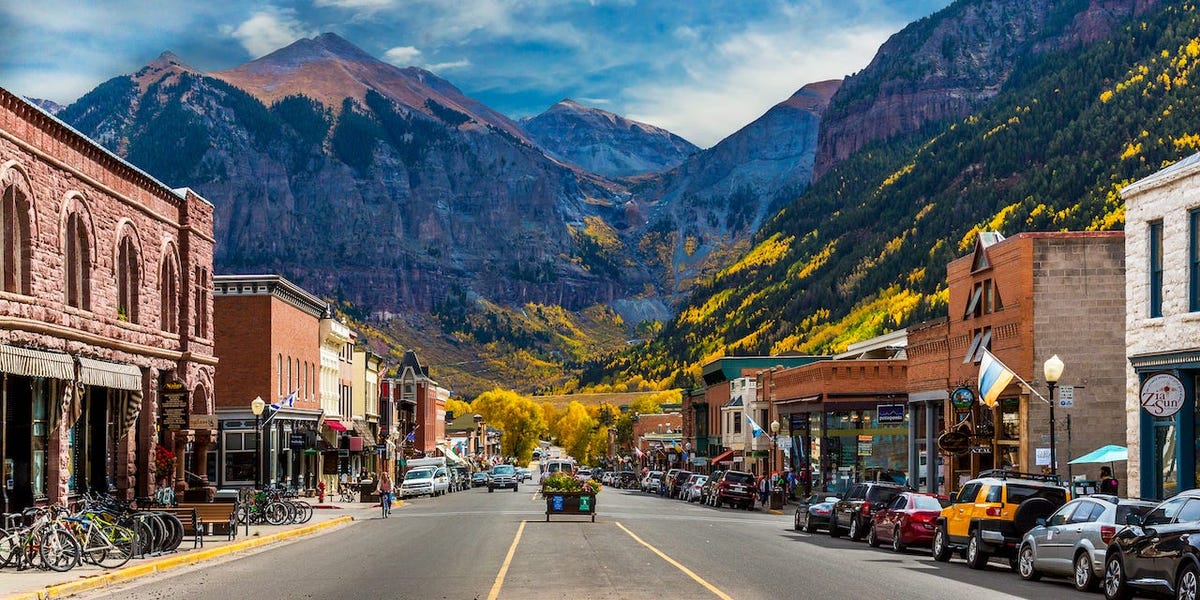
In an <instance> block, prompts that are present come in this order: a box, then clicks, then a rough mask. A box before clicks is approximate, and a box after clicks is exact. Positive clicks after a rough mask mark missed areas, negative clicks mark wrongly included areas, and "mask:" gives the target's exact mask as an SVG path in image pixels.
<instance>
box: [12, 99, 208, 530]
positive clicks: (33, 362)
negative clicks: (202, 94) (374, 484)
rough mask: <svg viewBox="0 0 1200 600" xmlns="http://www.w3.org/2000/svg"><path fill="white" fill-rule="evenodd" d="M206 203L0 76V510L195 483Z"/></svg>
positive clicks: (201, 423)
mask: <svg viewBox="0 0 1200 600" xmlns="http://www.w3.org/2000/svg"><path fill="white" fill-rule="evenodd" d="M212 216H213V207H212V205H211V204H209V203H208V202H207V201H205V200H204V199H203V198H201V197H199V196H197V195H196V194H195V193H193V192H192V191H190V190H187V189H174V190H173V189H171V188H168V187H167V186H165V185H163V184H162V183H160V182H159V181H157V180H155V179H154V178H152V177H150V176H149V175H147V174H146V173H144V172H142V171H140V170H138V169H137V168H136V167H134V166H133V165H130V164H129V163H127V162H125V161H123V160H121V159H120V158H118V157H116V156H115V155H113V154H112V153H110V152H108V151H107V150H105V149H104V148H102V147H101V146H99V145H98V144H95V143H93V142H92V141H90V140H88V139H87V138H85V137H83V136H81V135H79V134H78V133H77V132H76V131H75V130H73V129H71V128H70V127H68V126H66V125H64V124H63V123H62V122H60V121H58V120H57V119H55V118H54V117H52V116H50V115H49V114H46V113H45V112H43V111H41V110H39V109H38V108H36V107H34V106H33V105H31V104H29V103H28V102H26V101H24V100H22V99H21V98H19V97H17V96H15V95H13V94H12V93H10V92H8V91H7V90H4V89H0V403H3V404H4V406H0V452H2V454H3V461H0V481H4V483H5V484H6V485H3V486H0V490H3V491H2V492H0V496H2V497H0V500H3V506H0V509H3V511H4V512H17V511H19V510H20V509H22V508H24V507H26V506H29V505H32V504H35V503H44V502H49V503H58V502H64V501H66V500H67V499H68V498H69V497H71V496H73V495H75V494H79V493H83V492H86V491H97V492H108V491H114V492H116V493H117V494H119V495H121V496H124V497H126V498H132V497H133V496H135V495H146V494H150V493H152V492H153V491H154V489H155V488H156V486H157V485H158V484H159V483H162V484H168V483H170V484H174V485H175V486H176V487H177V488H180V489H182V488H185V487H187V486H188V485H200V486H204V485H206V482H204V481H202V480H192V481H188V480H186V479H185V473H186V472H193V473H195V472H203V470H204V469H203V467H204V460H205V452H204V449H205V448H206V446H207V445H208V444H209V443H210V441H211V434H212V430H211V421H210V419H208V418H206V417H208V416H209V415H212V414H213V374H214V369H215V367H216V363H217V361H216V358H214V355H213V343H212V337H213V336H212V323H211V320H210V315H211V314H212V298H211V295H210V293H209V289H210V286H211V282H210V274H211V272H212V260H213V258H212V257H213V235H212V231H213V224H212ZM164 403H165V404H167V405H170V411H163V410H161V407H162V406H163V404H164ZM164 412H167V413H169V414H168V415H167V418H163V415H164ZM156 443H161V444H163V445H164V446H165V447H166V448H167V449H173V450H174V452H175V453H176V454H177V457H178V459H177V460H176V462H175V469H174V471H173V472H166V473H162V474H161V477H158V476H156V473H155V466H154V464H155V463H154V456H155V445H156ZM189 444H191V446H190V447H191V448H193V449H194V450H195V452H194V453H192V454H189V453H188V452H187V449H188V448H189ZM197 469H199V471H197ZM156 480H157V481H156Z"/></svg>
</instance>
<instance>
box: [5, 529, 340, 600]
mask: <svg viewBox="0 0 1200 600" xmlns="http://www.w3.org/2000/svg"><path fill="white" fill-rule="evenodd" d="M352 521H354V517H352V516H345V517H337V518H334V519H330V520H328V521H324V522H322V523H316V524H314V525H308V526H305V527H298V528H296V529H291V530H288V531H280V532H279V533H273V534H271V535H267V536H262V537H256V538H252V539H247V540H245V541H242V542H234V543H232V544H229V545H228V546H221V547H219V548H211V549H208V550H198V551H196V552H189V553H187V554H183V555H180V556H172V557H169V558H163V559H159V560H155V561H152V562H148V563H145V564H140V565H135V566H132V567H126V568H123V569H119V570H117V571H112V572H110V573H104V574H102V575H97V576H95V577H89V578H87V579H81V580H79V581H72V582H69V583H62V584H58V585H50V586H46V587H45V588H44V589H42V590H39V591H36V592H28V593H20V594H17V595H13V596H4V600H49V599H50V598H65V597H67V596H72V595H74V594H78V593H80V592H84V591H88V590H94V589H99V588H103V587H108V586H111V585H115V584H118V583H124V582H126V581H129V580H132V579H137V578H139V577H144V576H146V575H152V574H154V573H163V572H166V571H171V570H174V569H178V568H180V567H186V566H189V565H194V564H196V563H199V562H203V561H206V560H212V559H214V558H217V557H220V556H225V555H226V554H233V553H234V552H241V551H243V550H249V549H251V548H258V547H260V546H266V545H268V544H273V543H275V542H281V541H283V540H289V539H292V538H297V537H302V536H305V535H309V534H311V533H316V532H318V531H321V530H322V529H329V528H331V527H336V526H338V525H344V524H346V523H350V522H352Z"/></svg>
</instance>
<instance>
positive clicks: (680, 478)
mask: <svg viewBox="0 0 1200 600" xmlns="http://www.w3.org/2000/svg"><path fill="white" fill-rule="evenodd" d="M691 477H692V472H691V471H678V472H676V473H675V476H674V477H671V487H669V488H667V496H668V497H671V498H679V497H681V496H680V493H681V492H683V484H684V483H686V482H687V480H688V479H691Z"/></svg>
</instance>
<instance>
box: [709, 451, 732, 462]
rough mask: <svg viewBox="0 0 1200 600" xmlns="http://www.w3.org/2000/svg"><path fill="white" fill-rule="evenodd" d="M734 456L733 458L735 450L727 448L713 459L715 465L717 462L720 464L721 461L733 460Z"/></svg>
mask: <svg viewBox="0 0 1200 600" xmlns="http://www.w3.org/2000/svg"><path fill="white" fill-rule="evenodd" d="M732 458H733V450H726V451H724V452H722V453H720V454H718V455H716V456H714V457H713V459H712V464H714V465H715V464H719V463H723V462H733V460H732Z"/></svg>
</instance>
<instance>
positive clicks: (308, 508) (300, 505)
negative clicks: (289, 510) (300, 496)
mask: <svg viewBox="0 0 1200 600" xmlns="http://www.w3.org/2000/svg"><path fill="white" fill-rule="evenodd" d="M295 503H296V514H298V515H300V516H299V517H298V520H297V521H296V522H297V523H299V524H301V525H303V524H305V523H307V522H309V521H311V520H312V518H313V507H312V505H311V504H309V503H307V502H305V501H303V500H296V501H295Z"/></svg>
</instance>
